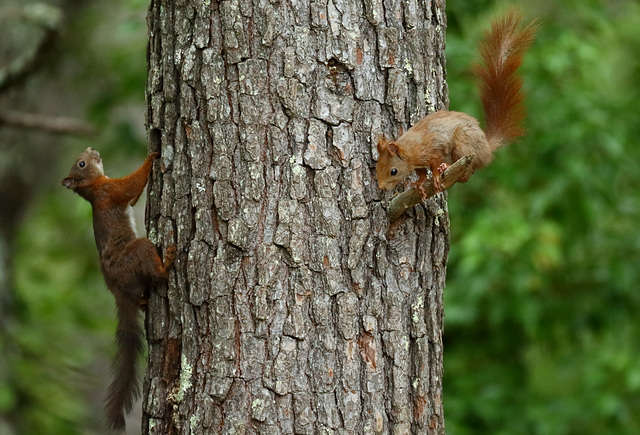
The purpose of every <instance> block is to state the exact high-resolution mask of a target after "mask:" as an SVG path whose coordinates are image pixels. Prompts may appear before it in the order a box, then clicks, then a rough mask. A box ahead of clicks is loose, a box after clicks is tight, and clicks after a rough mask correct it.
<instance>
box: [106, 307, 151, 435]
mask: <svg viewBox="0 0 640 435" xmlns="http://www.w3.org/2000/svg"><path fill="white" fill-rule="evenodd" d="M117 302H118V303H117V306H118V329H117V331H116V346H117V348H118V349H117V354H116V357H115V360H114V361H113V367H112V372H113V374H112V376H113V380H112V381H111V385H110V386H109V391H108V393H107V400H106V405H105V411H106V415H107V421H108V423H109V426H111V428H112V429H114V430H120V431H121V430H124V428H125V423H124V415H125V413H128V412H129V411H131V407H132V406H133V402H134V401H135V400H136V399H137V398H138V396H139V394H140V381H139V380H138V374H137V365H138V358H139V356H140V354H141V353H142V350H143V341H142V340H143V332H142V327H141V326H140V323H139V322H138V305H137V304H136V303H135V302H134V301H132V300H130V299H128V298H122V299H121V300H120V301H117Z"/></svg>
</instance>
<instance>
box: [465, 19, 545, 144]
mask: <svg viewBox="0 0 640 435" xmlns="http://www.w3.org/2000/svg"><path fill="white" fill-rule="evenodd" d="M521 21H522V17H521V16H520V15H519V14H518V12H516V11H515V10H511V11H510V12H508V13H507V14H505V15H504V16H503V17H501V18H498V19H497V20H496V21H494V22H493V24H492V25H491V29H490V30H489V31H488V32H487V33H485V37H484V41H483V42H482V43H481V44H480V47H479V51H480V57H481V59H482V63H481V64H479V65H477V66H476V67H475V68H474V74H475V75H476V77H477V78H478V79H479V82H480V83H479V88H480V99H481V101H482V106H483V108H484V113H485V120H486V125H487V126H486V130H485V133H486V135H487V140H488V141H489V144H490V145H491V147H492V149H496V148H499V147H501V146H503V145H505V144H507V143H508V142H510V141H512V140H513V139H516V138H518V137H520V136H522V135H523V134H524V128H523V127H522V125H521V123H522V120H523V119H524V115H525V114H524V104H523V100H524V92H523V91H522V79H521V78H520V77H519V76H518V75H517V74H516V72H517V70H518V68H519V67H520V65H521V64H522V59H523V57H524V54H525V52H526V51H527V48H529V46H530V45H531V43H532V42H533V39H534V37H535V33H536V30H537V29H538V25H537V23H536V22H535V21H532V22H531V23H529V24H527V25H526V26H524V27H523V28H521V29H520V22H521Z"/></svg>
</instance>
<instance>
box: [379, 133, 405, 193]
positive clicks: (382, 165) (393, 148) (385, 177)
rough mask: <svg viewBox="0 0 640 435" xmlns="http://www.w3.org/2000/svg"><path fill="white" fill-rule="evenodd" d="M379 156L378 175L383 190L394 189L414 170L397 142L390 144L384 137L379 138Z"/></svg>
mask: <svg viewBox="0 0 640 435" xmlns="http://www.w3.org/2000/svg"><path fill="white" fill-rule="evenodd" d="M378 154H379V155H378V163H377V164H376V174H377V177H378V187H380V189H381V190H390V189H393V188H394V187H395V186H396V185H397V184H398V183H399V182H401V181H402V180H404V179H405V178H407V177H408V176H409V174H411V171H412V169H411V167H409V164H408V162H407V159H406V156H405V155H404V153H403V152H402V150H400V149H399V148H398V145H397V144H396V143H395V142H389V140H388V139H387V138H386V137H385V136H384V135H381V136H380V137H378Z"/></svg>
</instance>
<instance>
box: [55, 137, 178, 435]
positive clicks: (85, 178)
mask: <svg viewBox="0 0 640 435" xmlns="http://www.w3.org/2000/svg"><path fill="white" fill-rule="evenodd" d="M158 156H159V154H158V153H151V154H149V155H148V156H147V158H146V160H145V161H144V163H143V164H142V166H140V168H139V169H137V170H136V171H135V172H134V173H132V174H131V175H128V176H126V177H122V178H115V179H112V178H109V177H107V176H105V175H104V170H103V168H102V158H101V157H100V154H99V153H98V152H97V151H95V150H93V149H92V148H87V149H86V150H85V151H84V152H82V154H80V156H79V157H78V159H77V160H76V162H75V163H74V164H73V166H72V167H71V171H70V172H69V175H68V176H67V178H65V179H64V180H62V184H63V185H64V186H66V187H67V188H69V189H72V190H73V191H74V192H76V193H77V194H79V195H80V196H82V197H83V198H84V199H86V200H87V201H89V202H90V203H91V207H92V211H93V231H94V235H95V239H96V245H97V247H98V254H99V257H100V268H101V269H102V275H103V276H104V279H105V282H106V284H107V287H108V288H109V290H110V291H111V292H112V293H113V295H114V297H115V300H116V307H117V311H118V328H117V331H116V344H117V347H118V350H117V354H116V358H115V360H114V362H113V380H112V382H111V385H110V386H109V391H108V394H107V401H106V406H105V411H106V415H107V420H108V423H109V425H110V426H111V427H112V428H113V429H116V430H123V429H124V428H125V421H124V413H125V411H126V412H129V411H130V410H131V407H132V405H133V402H134V401H135V399H136V398H137V397H138V395H139V394H140V385H139V379H138V377H137V372H136V366H137V362H138V358H139V356H140V354H141V353H142V350H143V348H144V344H143V331H142V328H141V326H140V324H139V322H138V311H139V308H140V307H141V306H142V305H145V304H146V300H147V299H146V297H147V296H148V285H149V284H150V283H152V282H160V281H166V280H167V279H168V277H169V267H170V266H171V264H172V262H173V257H174V253H175V246H171V247H170V248H169V249H167V254H166V256H165V259H164V263H163V261H162V260H161V258H160V256H159V255H158V252H157V250H156V247H155V245H154V244H153V243H151V241H150V240H149V239H145V238H137V237H136V234H135V230H134V228H133V219H132V215H131V206H132V205H134V204H135V203H136V202H137V201H138V198H140V195H141V194H142V191H143V189H144V186H145V185H146V184H147V179H148V177H149V173H150V172H151V167H152V165H153V161H154V160H155V159H156V158H157V157H158Z"/></svg>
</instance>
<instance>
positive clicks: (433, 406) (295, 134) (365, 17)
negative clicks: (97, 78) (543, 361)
mask: <svg viewBox="0 0 640 435" xmlns="http://www.w3.org/2000/svg"><path fill="white" fill-rule="evenodd" d="M148 24H149V32H150V33H149V35H150V39H149V79H148V89H147V98H148V110H149V112H148V128H149V137H150V147H151V148H152V149H153V150H161V152H162V165H161V166H162V170H161V171H160V173H155V174H154V175H153V177H152V180H151V182H150V186H149V195H150V197H149V199H150V200H149V205H148V209H147V217H148V220H147V224H148V227H149V231H150V236H151V238H152V240H155V241H157V242H158V244H159V245H161V246H163V247H165V248H166V247H167V246H168V245H170V244H173V243H176V244H177V247H178V257H177V261H176V263H175V268H174V270H173V272H172V273H171V279H170V282H169V284H168V286H165V287H163V288H160V289H157V291H156V292H154V293H153V295H152V297H151V300H150V303H149V310H148V313H147V316H148V317H147V332H148V339H149V361H148V369H147V374H146V379H145V386H144V396H145V397H144V400H143V402H144V405H143V411H144V417H143V432H144V433H153V434H162V435H166V434H176V433H180V434H205V433H206V434H210V433H219V434H233V433H268V434H278V433H301V434H302V433H305V434H315V433H393V434H408V433H420V434H423V433H438V434H439V433H444V418H443V410H442V401H441V397H442V327H443V325H442V319H443V308H442V289H443V286H444V279H445V266H446V257H447V252H448V246H449V245H448V243H449V234H448V231H449V221H448V214H447V209H446V202H445V199H444V197H443V195H438V196H437V197H435V198H431V199H429V200H428V201H427V202H426V203H424V204H423V205H419V206H417V207H415V208H414V209H413V210H412V211H410V212H409V214H408V216H406V215H405V217H404V218H403V219H402V220H400V221H398V222H396V223H395V224H394V225H390V223H389V220H388V218H387V214H386V207H387V206H388V202H389V197H388V196H385V195H383V194H382V193H381V192H380V191H378V189H377V185H376V181H375V172H374V166H375V158H376V151H375V148H376V147H375V145H376V141H375V139H376V137H377V135H378V134H379V133H382V132H386V133H387V134H389V135H392V136H396V135H397V134H398V132H399V131H400V129H401V128H404V129H406V128H408V127H409V126H410V125H411V124H412V123H415V122H416V121H417V120H418V119H420V118H422V117H423V116H425V115H426V114H427V113H428V111H433V110H437V109H442V108H444V107H446V105H447V97H446V93H447V92H446V84H445V81H444V77H445V73H444V63H445V61H444V36H445V35H444V34H445V27H446V17H445V15H444V1H443V0H433V1H429V0H413V1H412V0H408V1H407V0H384V1H383V0H365V1H356V0H317V1H308V0H290V1H275V0H273V1H267V0H230V1H215V0H181V1H180V0H176V1H169V0H152V1H151V5H150V9H149V15H148Z"/></svg>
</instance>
